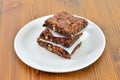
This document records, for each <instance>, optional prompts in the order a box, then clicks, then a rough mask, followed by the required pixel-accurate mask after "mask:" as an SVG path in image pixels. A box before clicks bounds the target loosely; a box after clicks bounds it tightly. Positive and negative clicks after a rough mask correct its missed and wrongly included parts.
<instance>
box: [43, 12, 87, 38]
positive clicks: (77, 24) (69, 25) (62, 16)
mask: <svg viewBox="0 0 120 80" xmlns="http://www.w3.org/2000/svg"><path fill="white" fill-rule="evenodd" d="M87 24H88V22H87V21H86V20H85V19H83V18H79V17H75V16H73V15H72V14H70V13H67V12H64V11H63V12H60V13H57V14H55V15H54V16H53V17H50V18H48V19H47V20H46V21H45V23H44V24H43V26H44V27H48V28H50V29H51V30H53V31H55V32H57V33H59V34H61V35H63V36H66V37H73V36H74V35H75V34H77V33H78V32H79V31H81V30H82V29H84V28H85V27H86V26H87Z"/></svg>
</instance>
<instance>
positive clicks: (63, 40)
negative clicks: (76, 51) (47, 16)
mask: <svg viewBox="0 0 120 80" xmlns="http://www.w3.org/2000/svg"><path fill="white" fill-rule="evenodd" d="M81 35H82V33H80V34H78V35H76V36H75V37H74V38H67V37H55V36H53V34H52V33H51V32H50V31H49V29H48V28H46V29H45V30H44V31H43V32H42V33H41V34H40V36H39V38H38V42H39V39H44V40H47V41H51V42H54V43H56V44H61V45H62V46H64V47H67V48H68V47H70V46H72V44H73V43H74V42H75V41H76V40H78V39H79V38H80V37H81Z"/></svg>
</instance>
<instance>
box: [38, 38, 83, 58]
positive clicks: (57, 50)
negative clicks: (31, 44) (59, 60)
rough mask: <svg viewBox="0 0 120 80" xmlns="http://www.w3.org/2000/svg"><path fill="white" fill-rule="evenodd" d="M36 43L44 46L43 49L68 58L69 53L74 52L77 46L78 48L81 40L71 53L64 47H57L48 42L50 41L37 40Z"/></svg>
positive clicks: (69, 56)
mask: <svg viewBox="0 0 120 80" xmlns="http://www.w3.org/2000/svg"><path fill="white" fill-rule="evenodd" d="M38 44H39V45H40V46H42V47H44V48H45V49H47V50H49V51H51V52H53V53H55V54H57V55H59V56H61V57H63V58H66V59H70V58H71V55H72V54H73V53H74V52H75V50H76V49H77V48H79V47H80V46H81V42H80V43H79V44H78V45H77V46H76V47H75V48H74V49H73V51H72V53H68V52H67V51H66V50H65V49H63V48H61V47H58V46H55V45H53V44H50V43H47V42H44V41H42V40H40V39H39V40H38Z"/></svg>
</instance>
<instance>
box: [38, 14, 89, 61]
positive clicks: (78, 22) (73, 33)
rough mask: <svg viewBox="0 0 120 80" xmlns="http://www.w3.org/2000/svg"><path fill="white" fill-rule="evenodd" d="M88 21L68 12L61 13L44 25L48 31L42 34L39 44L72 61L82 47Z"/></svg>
mask: <svg viewBox="0 0 120 80" xmlns="http://www.w3.org/2000/svg"><path fill="white" fill-rule="evenodd" d="M87 23H88V22H87V21H86V20H85V19H83V18H78V17H75V16H73V15H72V14H69V13H67V12H60V13H57V14H55V15H54V16H52V17H50V18H48V19H47V20H46V21H45V23H44V24H43V26H44V27H46V29H45V30H44V31H43V32H42V33H41V34H40V36H39V38H38V39H37V43H38V44H39V45H40V46H42V47H44V48H46V49H47V50H49V51H51V52H53V53H55V54H57V55H59V56H61V57H63V58H67V59H70V58H71V55H72V54H73V53H74V51H75V50H76V49H77V48H79V47H80V46H81V42H80V41H79V39H80V37H81V36H82V34H83V33H81V30H83V29H84V28H85V27H86V26H87Z"/></svg>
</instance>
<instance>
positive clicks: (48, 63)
mask: <svg viewBox="0 0 120 80" xmlns="http://www.w3.org/2000/svg"><path fill="white" fill-rule="evenodd" d="M50 16H52V15H48V16H44V17H41V18H38V19H35V20H33V21H31V22H29V23H28V24H26V25H25V26H24V27H23V28H22V29H21V30H20V31H19V32H18V33H17V35H16V37H15V41H14V49H15V51H16V54H17V56H18V57H19V58H20V59H21V60H22V61H23V62H24V63H25V64H27V65H29V66H30V67H32V68H35V69H38V70H41V71H46V72H54V73H63V72H71V71H75V70H80V69H82V68H85V67H87V66H89V65H91V64H92V63H94V62H95V61H96V60H97V59H98V58H99V57H100V56H101V55H102V53H103V51H104V48H105V36H104V34H103V32H102V30H101V29H100V28H99V27H98V26H97V25H96V24H95V23H93V22H92V21H90V20H88V19H87V21H88V23H89V24H88V26H87V28H86V29H85V31H86V32H87V33H88V34H89V37H88V38H87V39H85V40H84V41H83V42H82V46H81V47H80V48H79V49H77V50H76V51H75V53H74V54H73V55H72V57H71V59H63V58H61V57H59V56H57V55H56V54H53V53H51V52H49V51H47V50H46V49H44V48H42V47H40V46H39V45H38V44H37V42H36V40H37V38H38V36H39V35H40V33H41V32H42V31H43V30H44V27H42V25H43V23H44V21H45V20H46V19H47V18H49V17H50ZM78 17H79V16H78Z"/></svg>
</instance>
